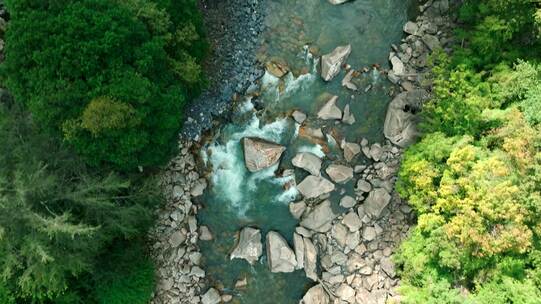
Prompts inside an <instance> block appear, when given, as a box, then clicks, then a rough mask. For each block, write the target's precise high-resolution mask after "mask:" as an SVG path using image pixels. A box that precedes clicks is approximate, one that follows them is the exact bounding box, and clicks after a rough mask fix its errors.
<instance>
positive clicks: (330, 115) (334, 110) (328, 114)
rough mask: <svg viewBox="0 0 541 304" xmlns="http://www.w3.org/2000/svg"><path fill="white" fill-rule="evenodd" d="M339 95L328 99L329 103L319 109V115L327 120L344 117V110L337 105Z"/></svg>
mask: <svg viewBox="0 0 541 304" xmlns="http://www.w3.org/2000/svg"><path fill="white" fill-rule="evenodd" d="M337 100H338V96H333V97H331V99H329V100H328V101H327V103H326V104H325V105H324V106H323V107H322V108H321V110H319V112H318V113H317V117H318V118H321V119H325V120H329V119H336V120H339V119H342V110H340V108H338V106H336V101H337Z"/></svg>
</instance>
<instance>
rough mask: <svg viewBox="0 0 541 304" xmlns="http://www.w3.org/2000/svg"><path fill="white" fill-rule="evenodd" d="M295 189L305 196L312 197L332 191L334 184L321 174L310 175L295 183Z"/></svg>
mask: <svg viewBox="0 0 541 304" xmlns="http://www.w3.org/2000/svg"><path fill="white" fill-rule="evenodd" d="M297 190H299V192H300V193H301V194H302V195H303V196H304V197H306V198H314V197H318V196H320V195H322V194H325V193H329V192H331V191H333V190H334V184H333V183H331V182H330V181H328V180H327V179H325V178H323V177H321V176H314V175H310V176H308V177H306V178H305V179H304V180H303V181H302V182H301V183H300V184H298V185H297Z"/></svg>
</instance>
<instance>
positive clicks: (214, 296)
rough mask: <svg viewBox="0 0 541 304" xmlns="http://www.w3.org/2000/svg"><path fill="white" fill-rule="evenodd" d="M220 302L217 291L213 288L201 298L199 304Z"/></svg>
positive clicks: (216, 303) (220, 298)
mask: <svg viewBox="0 0 541 304" xmlns="http://www.w3.org/2000/svg"><path fill="white" fill-rule="evenodd" d="M221 300H222V297H220V294H219V293H218V291H217V290H216V289H214V288H211V289H209V290H208V291H207V292H206V293H205V294H204V295H203V296H202V297H201V303H203V304H218V303H220V302H221Z"/></svg>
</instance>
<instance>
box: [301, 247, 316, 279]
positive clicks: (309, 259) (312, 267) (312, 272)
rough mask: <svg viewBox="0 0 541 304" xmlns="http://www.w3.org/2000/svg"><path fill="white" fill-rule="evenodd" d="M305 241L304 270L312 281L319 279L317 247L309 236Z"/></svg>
mask: <svg viewBox="0 0 541 304" xmlns="http://www.w3.org/2000/svg"><path fill="white" fill-rule="evenodd" d="M303 241H304V272H305V273H306V277H307V278H309V279H311V280H312V281H317V279H318V277H317V249H316V246H314V243H312V241H311V240H310V239H309V238H303Z"/></svg>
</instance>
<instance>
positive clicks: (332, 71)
mask: <svg viewBox="0 0 541 304" xmlns="http://www.w3.org/2000/svg"><path fill="white" fill-rule="evenodd" d="M350 53H351V45H350V44H348V45H345V46H338V47H336V48H335V49H334V50H333V51H332V52H331V53H329V54H326V55H323V56H322V57H321V77H323V79H324V80H325V81H330V80H332V79H333V78H334V77H335V76H336V75H338V73H340V67H341V66H342V64H343V63H344V62H345V61H346V59H347V58H348V56H349V54H350Z"/></svg>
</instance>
